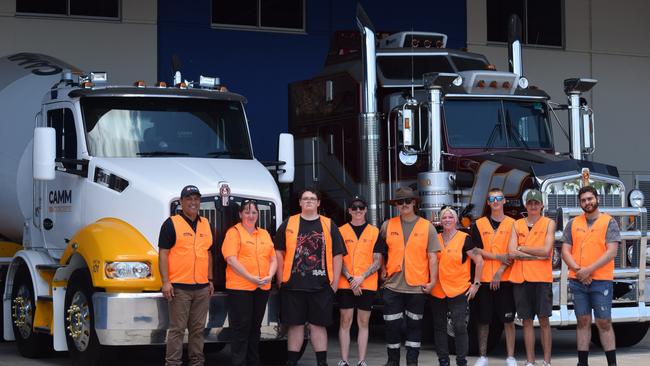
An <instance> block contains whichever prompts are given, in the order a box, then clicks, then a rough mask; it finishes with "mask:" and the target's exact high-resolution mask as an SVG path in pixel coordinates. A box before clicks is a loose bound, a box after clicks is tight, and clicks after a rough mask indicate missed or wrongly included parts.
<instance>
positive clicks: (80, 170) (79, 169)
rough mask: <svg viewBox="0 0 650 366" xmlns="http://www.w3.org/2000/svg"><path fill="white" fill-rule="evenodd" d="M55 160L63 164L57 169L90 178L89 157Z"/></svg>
mask: <svg viewBox="0 0 650 366" xmlns="http://www.w3.org/2000/svg"><path fill="white" fill-rule="evenodd" d="M54 161H55V162H57V163H61V164H62V165H63V167H57V168H56V170H58V171H60V172H65V173H69V174H74V175H78V176H80V177H83V178H88V159H68V158H56V159H55V160H54Z"/></svg>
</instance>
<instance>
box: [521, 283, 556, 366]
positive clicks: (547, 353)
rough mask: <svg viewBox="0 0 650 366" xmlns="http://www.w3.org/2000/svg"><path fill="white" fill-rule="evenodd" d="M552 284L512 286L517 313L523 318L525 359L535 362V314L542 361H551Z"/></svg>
mask: <svg viewBox="0 0 650 366" xmlns="http://www.w3.org/2000/svg"><path fill="white" fill-rule="evenodd" d="M552 286H553V285H552V284H551V283H548V282H527V281H525V282H523V283H520V284H515V285H514V288H513V293H514V298H515V305H516V308H517V314H518V315H519V317H520V318H522V319H523V328H524V346H525V347H526V360H527V361H528V362H529V363H531V364H534V363H535V327H534V324H533V321H534V320H535V316H537V319H539V327H540V333H541V338H542V339H541V343H542V350H543V352H544V362H546V363H551V345H552V340H551V323H550V322H549V317H550V316H551V313H552V312H553V287H552Z"/></svg>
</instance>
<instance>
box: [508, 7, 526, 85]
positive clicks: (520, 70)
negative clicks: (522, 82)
mask: <svg viewBox="0 0 650 366" xmlns="http://www.w3.org/2000/svg"><path fill="white" fill-rule="evenodd" d="M521 38H522V36H521V20H520V19H519V16H517V14H512V15H510V19H509V20H508V69H509V70H510V72H512V73H514V74H517V76H519V77H521V76H523V75H524V65H523V61H522V58H521Z"/></svg>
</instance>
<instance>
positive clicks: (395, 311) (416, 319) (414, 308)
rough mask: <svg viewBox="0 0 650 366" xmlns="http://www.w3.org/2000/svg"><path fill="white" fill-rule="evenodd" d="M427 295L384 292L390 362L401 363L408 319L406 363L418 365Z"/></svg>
mask: <svg viewBox="0 0 650 366" xmlns="http://www.w3.org/2000/svg"><path fill="white" fill-rule="evenodd" d="M425 301H426V295H425V294H405V293H400V292H395V291H391V290H389V289H385V290H384V323H385V324H386V348H387V352H388V361H397V362H399V356H400V352H399V350H400V345H401V343H402V324H403V322H404V319H406V340H405V342H404V345H405V346H406V362H407V363H417V362H418V357H419V355H420V343H421V341H422V315H423V313H424V303H425Z"/></svg>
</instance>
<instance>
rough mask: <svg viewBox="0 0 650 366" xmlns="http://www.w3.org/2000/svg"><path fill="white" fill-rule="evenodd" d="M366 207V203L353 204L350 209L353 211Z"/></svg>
mask: <svg viewBox="0 0 650 366" xmlns="http://www.w3.org/2000/svg"><path fill="white" fill-rule="evenodd" d="M365 209H366V206H364V205H352V206H350V210H352V211H363V210H365Z"/></svg>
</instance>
